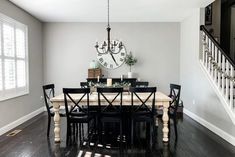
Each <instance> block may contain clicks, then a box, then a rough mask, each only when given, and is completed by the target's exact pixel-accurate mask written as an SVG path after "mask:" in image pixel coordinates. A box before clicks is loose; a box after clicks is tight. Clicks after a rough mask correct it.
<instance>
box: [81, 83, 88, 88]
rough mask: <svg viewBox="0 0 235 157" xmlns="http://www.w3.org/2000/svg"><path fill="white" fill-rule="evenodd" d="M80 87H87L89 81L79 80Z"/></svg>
mask: <svg viewBox="0 0 235 157" xmlns="http://www.w3.org/2000/svg"><path fill="white" fill-rule="evenodd" d="M80 86H81V88H89V83H88V82H80Z"/></svg>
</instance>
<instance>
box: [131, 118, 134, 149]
mask: <svg viewBox="0 0 235 157" xmlns="http://www.w3.org/2000/svg"><path fill="white" fill-rule="evenodd" d="M133 144H134V121H133V120H131V146H133Z"/></svg>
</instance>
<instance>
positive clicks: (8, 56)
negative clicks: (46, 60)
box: [0, 14, 29, 101]
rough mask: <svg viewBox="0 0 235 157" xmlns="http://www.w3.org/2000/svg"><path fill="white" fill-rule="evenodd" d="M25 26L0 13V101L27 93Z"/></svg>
mask: <svg viewBox="0 0 235 157" xmlns="http://www.w3.org/2000/svg"><path fill="white" fill-rule="evenodd" d="M27 42H28V41H27V26H25V25H24V24H21V23H19V22H17V21H15V20H13V19H10V18H8V17H6V16H5V15H2V14H0V101H1V100H6V99H9V98H13V97H16V96H20V95H24V94H27V93H28V88H29V87H28V52H27V49H28V48H27Z"/></svg>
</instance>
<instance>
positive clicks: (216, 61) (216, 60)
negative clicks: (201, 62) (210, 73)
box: [214, 46, 218, 83]
mask: <svg viewBox="0 0 235 157" xmlns="http://www.w3.org/2000/svg"><path fill="white" fill-rule="evenodd" d="M214 48H215V56H214V57H215V63H216V64H217V65H218V48H217V47H216V46H215V47H214ZM217 76H218V71H217V69H216V67H214V81H215V83H217V81H218V79H217Z"/></svg>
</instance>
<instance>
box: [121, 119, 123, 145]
mask: <svg viewBox="0 0 235 157" xmlns="http://www.w3.org/2000/svg"><path fill="white" fill-rule="evenodd" d="M122 141H123V135H122V121H120V142H121V145H122Z"/></svg>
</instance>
